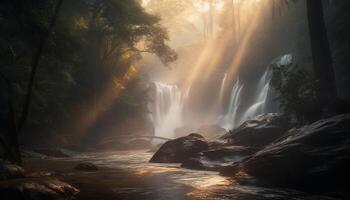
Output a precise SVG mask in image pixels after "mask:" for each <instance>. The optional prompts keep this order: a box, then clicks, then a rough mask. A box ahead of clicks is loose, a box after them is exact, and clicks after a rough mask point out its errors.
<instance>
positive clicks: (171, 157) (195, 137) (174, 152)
mask: <svg viewBox="0 0 350 200" xmlns="http://www.w3.org/2000/svg"><path fill="white" fill-rule="evenodd" d="M207 149H208V143H207V141H206V140H205V139H204V137H203V136H201V135H199V134H196V133H191V134H190V135H188V136H185V137H180V138H177V139H174V140H170V141H167V142H165V143H164V144H163V145H162V146H161V147H160V149H159V150H158V151H157V152H156V153H155V154H154V155H153V157H152V158H151V160H150V162H154V163H181V162H183V161H185V160H187V159H189V158H191V157H194V156H195V155H196V154H197V153H199V152H201V151H205V150H207Z"/></svg>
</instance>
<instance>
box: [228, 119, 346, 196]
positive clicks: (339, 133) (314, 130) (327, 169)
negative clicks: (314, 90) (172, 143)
mask: <svg viewBox="0 0 350 200" xmlns="http://www.w3.org/2000/svg"><path fill="white" fill-rule="evenodd" d="M349 169H350V114H344V115H339V116H335V117H332V118H328V119H324V120H320V121H317V122H315V123H313V124H311V125H308V126H304V127H302V128H299V129H292V130H290V131H289V132H288V133H287V134H286V135H285V136H284V137H283V138H280V139H279V140H278V141H276V142H275V143H274V144H272V145H269V146H267V147H266V148H265V149H263V150H261V151H259V152H257V153H256V154H254V155H253V156H251V157H249V158H248V159H246V160H245V161H243V162H242V163H239V164H236V165H235V166H233V168H231V174H233V173H234V172H237V171H240V170H244V171H245V172H246V173H248V174H250V175H252V176H255V177H257V178H260V179H261V180H264V181H267V182H269V183H272V184H275V185H280V186H290V187H297V188H302V189H305V188H310V189H314V188H316V189H321V188H327V189H329V188H336V189H339V188H343V189H345V191H347V192H348V191H349V190H348V189H349V187H348V186H349V184H348V183H347V182H348V180H349V179H350V173H349Z"/></svg>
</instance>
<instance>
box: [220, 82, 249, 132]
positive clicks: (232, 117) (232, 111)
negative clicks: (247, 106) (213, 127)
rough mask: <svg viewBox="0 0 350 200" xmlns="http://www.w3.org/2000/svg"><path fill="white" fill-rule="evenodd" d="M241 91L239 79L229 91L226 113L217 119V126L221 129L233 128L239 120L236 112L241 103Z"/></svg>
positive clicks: (241, 86)
mask: <svg viewBox="0 0 350 200" xmlns="http://www.w3.org/2000/svg"><path fill="white" fill-rule="evenodd" d="M242 89H243V84H242V83H241V81H240V80H239V79H237V81H236V83H235V84H234V86H233V88H232V91H231V96H230V104H229V109H228V112H227V113H226V114H225V115H224V116H223V117H221V119H219V124H220V125H221V126H222V127H223V128H226V129H231V128H234V127H235V125H236V123H237V122H238V120H239V118H238V113H237V110H238V108H239V105H240V102H241V93H242Z"/></svg>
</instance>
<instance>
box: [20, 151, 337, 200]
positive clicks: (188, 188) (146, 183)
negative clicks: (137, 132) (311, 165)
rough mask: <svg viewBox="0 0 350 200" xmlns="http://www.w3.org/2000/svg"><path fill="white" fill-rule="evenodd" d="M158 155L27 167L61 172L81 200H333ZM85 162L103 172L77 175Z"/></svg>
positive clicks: (121, 154) (113, 155) (115, 155)
mask: <svg viewBox="0 0 350 200" xmlns="http://www.w3.org/2000/svg"><path fill="white" fill-rule="evenodd" d="M152 154H153V153H152V152H147V151H144V150H139V151H117V152H105V153H91V154H85V155H76V156H74V157H71V158H61V159H55V158H52V159H51V158H47V159H44V160H39V161H38V160H34V162H32V163H31V162H30V161H26V165H31V168H35V169H37V168H39V169H45V168H47V169H46V170H49V171H56V172H57V174H58V175H59V177H58V178H59V179H61V180H63V181H66V182H68V183H71V184H73V185H74V186H76V187H78V188H79V189H80V190H81V192H80V193H79V195H78V196H77V200H86V199H88V200H90V199H91V200H92V199H104V200H109V199H111V200H112V199H123V200H140V199H142V200H229V199H231V200H232V199H233V200H283V199H291V200H333V198H328V197H324V196H319V195H312V194H306V193H303V192H300V191H295V190H290V189H282V188H276V187H268V186H261V185H259V184H258V183H257V181H256V180H254V179H252V178H251V177H246V178H244V179H245V180H244V181H243V182H242V181H239V180H238V178H229V177H224V176H221V175H220V174H219V173H217V172H208V171H197V170H188V169H184V168H180V167H179V164H155V163H149V162H148V160H149V159H150V157H151V156H152ZM82 161H87V162H92V163H94V164H96V165H97V166H98V167H99V168H100V169H99V170H98V171H96V172H79V171H72V167H73V166H74V165H75V163H77V162H82ZM34 164H35V165H34ZM27 168H28V166H27Z"/></svg>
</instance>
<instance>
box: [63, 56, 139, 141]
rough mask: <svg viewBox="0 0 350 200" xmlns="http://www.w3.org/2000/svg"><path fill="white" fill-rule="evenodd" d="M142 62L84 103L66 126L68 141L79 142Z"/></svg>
mask: <svg viewBox="0 0 350 200" xmlns="http://www.w3.org/2000/svg"><path fill="white" fill-rule="evenodd" d="M141 65H142V62H141V61H140V62H138V63H137V64H135V65H131V66H130V67H129V68H128V70H127V72H126V73H125V74H124V75H123V76H122V77H121V78H119V79H118V78H117V77H113V79H112V80H111V81H110V82H109V84H107V85H106V86H105V89H104V90H102V91H101V92H99V93H97V94H95V98H93V99H92V100H90V101H88V102H85V106H84V109H83V110H82V111H81V112H79V113H77V114H76V116H74V119H73V120H72V121H71V123H70V124H68V125H67V126H66V128H65V129H64V130H63V133H65V134H69V137H70V139H72V140H79V139H80V138H81V137H82V136H83V134H85V133H86V130H87V129H88V128H89V127H90V126H91V125H93V124H94V123H95V122H96V120H97V119H98V117H99V116H101V115H102V114H103V113H104V112H105V111H106V110H107V109H108V108H110V106H111V105H112V104H113V102H114V101H115V100H116V99H117V98H118V97H119V96H120V94H121V92H122V91H123V90H124V89H125V87H126V85H127V84H128V82H129V81H130V80H132V79H133V78H134V77H135V76H136V74H137V73H138V72H139V69H140V66H141Z"/></svg>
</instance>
